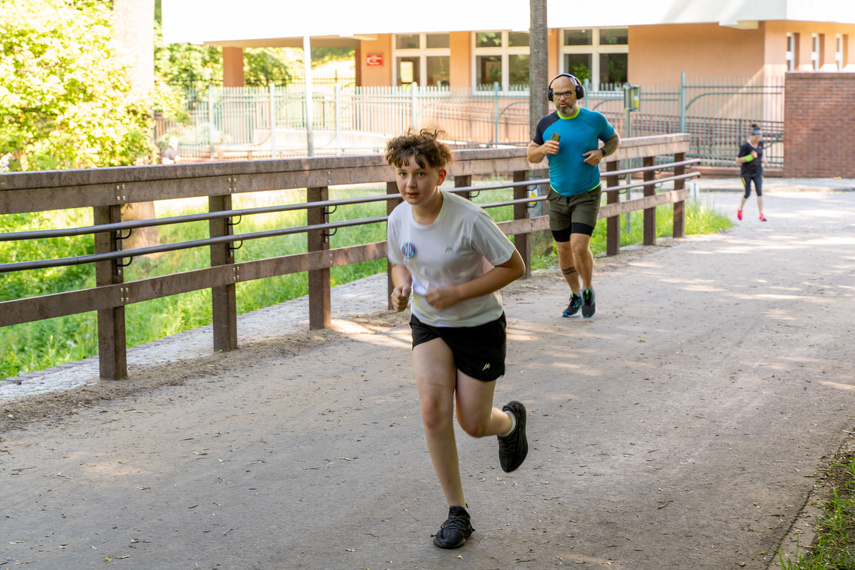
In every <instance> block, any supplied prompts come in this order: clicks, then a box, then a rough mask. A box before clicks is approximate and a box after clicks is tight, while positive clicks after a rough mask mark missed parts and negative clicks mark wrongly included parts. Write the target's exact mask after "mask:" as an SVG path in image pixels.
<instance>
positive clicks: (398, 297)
mask: <svg viewBox="0 0 855 570" xmlns="http://www.w3.org/2000/svg"><path fill="white" fill-rule="evenodd" d="M411 289H412V287H410V286H409V285H400V286H398V287H395V289H394V290H393V291H392V308H393V309H394V310H395V311H398V312H399V313H400V312H401V311H403V310H404V309H406V308H407V304H408V303H409V302H410V291H411Z"/></svg>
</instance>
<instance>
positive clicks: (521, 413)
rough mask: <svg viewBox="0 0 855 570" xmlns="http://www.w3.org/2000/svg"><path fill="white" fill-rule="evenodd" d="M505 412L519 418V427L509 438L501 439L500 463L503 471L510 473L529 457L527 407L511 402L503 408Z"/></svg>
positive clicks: (520, 403) (502, 437)
mask: <svg viewBox="0 0 855 570" xmlns="http://www.w3.org/2000/svg"><path fill="white" fill-rule="evenodd" d="M502 411H503V412H511V413H512V414H513V415H514V416H516V418H517V427H516V429H515V430H514V431H513V432H511V434H510V435H508V436H501V435H500V436H497V437H498V438H499V463H500V464H501V465H502V470H504V471H505V472H506V473H510V472H511V471H513V470H514V469H516V468H517V467H519V466H520V465H522V464H523V461H525V456H526V455H528V440H527V439H526V438H525V406H523V405H522V402H517V401H516V400H513V401H510V402H508V403H507V404H505V407H504V408H502Z"/></svg>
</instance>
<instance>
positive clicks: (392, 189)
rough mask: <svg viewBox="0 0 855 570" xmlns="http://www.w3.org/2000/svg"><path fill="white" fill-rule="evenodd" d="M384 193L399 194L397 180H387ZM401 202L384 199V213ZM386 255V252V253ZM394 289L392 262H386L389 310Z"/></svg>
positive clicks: (389, 212)
mask: <svg viewBox="0 0 855 570" xmlns="http://www.w3.org/2000/svg"><path fill="white" fill-rule="evenodd" d="M386 194H399V192H398V183H397V182H387V183H386ZM401 202H403V200H401V199H400V198H399V199H398V200H386V215H387V216H388V215H389V214H391V213H392V210H394V209H395V206H397V205H398V204H400V203H401ZM387 255H388V254H387ZM394 289H395V283H393V282H392V264H391V263H388V262H387V263H386V306H387V307H389V310H390V311H391V310H393V307H392V291H393V290H394Z"/></svg>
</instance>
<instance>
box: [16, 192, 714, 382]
mask: <svg viewBox="0 0 855 570" xmlns="http://www.w3.org/2000/svg"><path fill="white" fill-rule="evenodd" d="M489 182H490V181H485V183H489ZM383 193H385V187H378V186H371V185H360V186H351V187H347V188H331V189H330V199H343V198H350V197H356V196H369V195H376V194H383ZM512 194H513V192H512V190H511V189H505V190H498V191H489V192H486V191H485V192H482V193H481V194H480V195H477V196H475V197H473V201H474V202H476V203H482V204H483V203H486V202H498V201H502V200H509V199H511V198H512ZM304 197H305V193H304V191H302V190H289V191H278V192H260V193H255V194H253V195H237V196H235V197H234V208H236V209H239V208H248V207H254V206H266V205H270V204H277V203H286V202H302V201H304ZM157 207H158V212H157V215H158V217H164V216H171V215H179V214H191V213H198V212H204V211H207V200H205V199H198V200H191V201H165V202H159V203H158V206H157ZM385 212H386V204H385V203H384V202H375V203H370V204H360V205H350V206H341V207H339V208H338V209H337V210H336V211H335V212H334V213H333V214H332V215H331V220H334V221H340V220H348V219H359V218H368V217H376V216H383V215H384V214H385ZM490 214H491V215H492V216H493V218H494V219H496V220H497V221H507V220H511V219H513V208H512V207H511V206H504V207H500V208H491V209H490ZM642 219H643V216H642V213H641V212H636V213H634V214H633V217H632V221H631V226H632V231H631V232H630V233H629V234H626V235H624V234H623V228H624V227H625V225H624V222H623V221H622V222H621V228H622V240H621V245H629V244H632V243H639V242H641V240H642ZM671 219H672V218H671V208H670V207H669V206H662V207H660V209H659V210H658V211H657V234H658V235H659V236H668V235H671ZM92 223H93V222H92V214H91V210H85V209H79V210H64V211H52V212H43V213H37V214H29V215H6V216H0V232H10V231H22V230H37V229H52V228H63V227H79V226H86V225H91V224H92ZM305 224H306V213H305V211H298V212H284V213H278V214H265V215H259V216H247V217H244V218H243V219H242V220H241V221H240V223H239V224H238V225H237V226H235V233H237V234H240V233H248V232H254V231H263V230H268V229H272V228H281V227H291V226H301V225H305ZM729 226H730V222H729V220H728V219H727V218H726V217H725V216H722V215H720V214H717V213H716V212H714V211H712V210H710V209H708V208H704V207H701V206H698V205H693V204H692V203H689V207H687V217H686V232H687V233H711V232H717V231H721V230H722V229H725V228H727V227H729ZM207 236H208V225H207V222H194V223H189V224H176V225H168V226H162V227H161V228H160V241H161V243H176V242H182V241H188V240H194V239H202V238H205V237H207ZM385 239H386V229H385V224H372V225H360V226H355V227H349V228H340V229H339V230H338V231H337V232H336V233H335V234H334V235H333V236H331V238H330V247H331V248H338V247H345V246H348V245H355V244H362V243H371V242H377V241H383V240H385ZM605 239H606V238H605V224H602V223H601V224H598V225H597V230H596V231H595V233H594V236H593V239H592V250H593V251H594V253H595V254H598V253H602V252H604V251H605V247H606V246H605V243H606V242H605ZM4 245H5V244H4ZM306 250H307V245H306V236H305V235H304V234H297V235H289V236H280V237H275V238H265V239H260V240H252V241H247V242H245V243H244V244H243V245H242V246H241V247H240V249H238V250H237V251H236V252H235V259H236V261H237V262H243V261H249V260H255V259H264V258H269V257H276V256H282V255H289V254H295V253H302V252H305V251H306ZM93 251H94V245H93V240H92V236H80V237H75V238H57V239H52V240H38V241H30V242H16V243H15V245H14V246H13V247H3V248H0V263H8V262H13V261H24V260H34V259H51V258H59V257H71V256H78V255H85V254H88V253H93ZM554 263H555V259H554V256H535V257H534V259H533V260H532V266H533V267H534V268H535V269H540V268H545V267H550V266H552V265H553V264H554ZM209 266H210V254H209V250H208V248H194V249H187V250H181V251H174V252H168V253H164V254H162V255H160V256H159V257H157V258H156V259H152V258H137V259H135V260H134V261H133V263H132V264H131V265H130V266H128V267H127V268H125V281H128V282H130V281H136V280H140V279H147V278H151V277H158V276H161V275H169V274H173V273H179V272H184V271H190V270H193V269H199V268H203V267H209ZM385 271H386V260H385V259H380V260H374V261H367V262H363V263H357V264H353V265H348V266H344V267H334V268H332V269H331V270H330V280H331V282H332V285H333V286H335V285H340V284H343V283H348V282H351V281H355V280H358V279H361V278H363V277H367V276H370V275H374V274H377V273H382V272H385ZM94 285H95V271H94V266H93V265H92V264H87V265H79V266H72V267H64V268H52V269H44V270H31V271H22V272H16V273H5V274H0V301H6V300H11V299H19V298H26V297H32V296H38V295H46V294H50V293H57V292H63V291H73V290H80V289H87V288H91V287H94ZM306 294H308V275H307V274H306V273H297V274H292V275H284V276H280V277H272V278H269V279H264V280H256V281H249V282H243V283H239V284H238V285H237V305H238V314H243V313H246V312H249V311H253V310H256V309H260V308H263V307H269V306H272V305H276V304H278V303H282V302H284V301H288V300H290V299H295V298H298V297H302V296H304V295H306ZM125 318H126V331H127V346H128V347H132V346H137V345H140V344H145V343H148V342H151V341H154V340H157V339H159V338H163V337H166V336H170V335H174V334H177V333H179V332H182V331H185V330H190V329H194V328H197V327H201V326H204V325H208V324H210V323H211V320H212V309H211V292H210V290H202V291H194V292H190V293H184V294H181V295H174V296H171V297H165V298H162V299H155V300H152V301H146V302H142V303H133V304H130V305H128V306H127V307H126V309H125ZM97 352H98V332H97V324H96V315H95V313H83V314H78V315H69V316H67V317H59V318H54V319H47V320H44V321H37V322H32V323H24V324H20V325H14V326H10V327H5V328H2V329H0V378H5V377H8V376H16V375H18V374H21V373H27V372H33V371H36V370H43V369H46V368H51V367H54V366H58V365H60V364H64V363H67V362H74V361H77V360H82V359H84V358H88V357H90V356H94V355H96V354H97Z"/></svg>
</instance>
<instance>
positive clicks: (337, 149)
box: [334, 82, 341, 156]
mask: <svg viewBox="0 0 855 570" xmlns="http://www.w3.org/2000/svg"><path fill="white" fill-rule="evenodd" d="M334 112H335V155H336V156H340V155H341V85H339V84H338V82H336V84H335V105H334Z"/></svg>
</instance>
